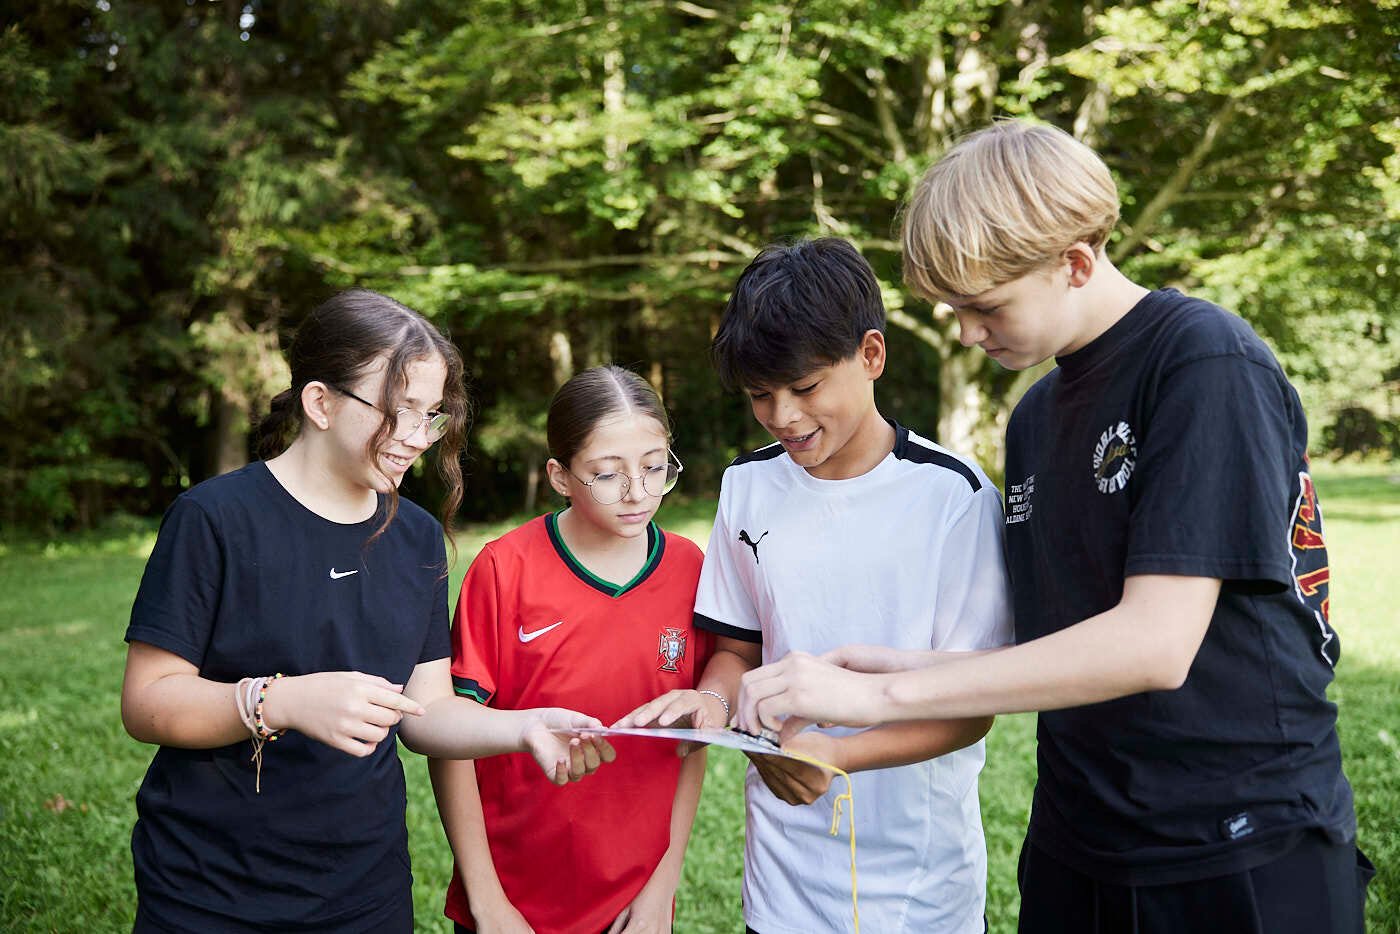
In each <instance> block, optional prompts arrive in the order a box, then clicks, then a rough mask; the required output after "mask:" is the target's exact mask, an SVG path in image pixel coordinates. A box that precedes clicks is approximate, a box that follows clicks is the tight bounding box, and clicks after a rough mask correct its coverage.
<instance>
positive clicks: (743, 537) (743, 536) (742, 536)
mask: <svg viewBox="0 0 1400 934" xmlns="http://www.w3.org/2000/svg"><path fill="white" fill-rule="evenodd" d="M767 537H768V533H767V532H764V533H763V534H762V535H760V536H759V537H758V541H755V540H753V539H752V538H749V533H748V532H746V531H744V530H743V529H740V530H739V541H741V542H743V543H744V544H745V545H748V546H749V547H750V548H752V549H753V563H754V564H757V563H758V542H761V541H763V540H764V539H765V538H767Z"/></svg>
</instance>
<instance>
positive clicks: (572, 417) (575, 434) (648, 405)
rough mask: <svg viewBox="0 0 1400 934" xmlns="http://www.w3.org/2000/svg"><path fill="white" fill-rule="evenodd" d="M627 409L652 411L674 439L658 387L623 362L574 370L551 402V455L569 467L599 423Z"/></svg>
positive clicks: (547, 433)
mask: <svg viewBox="0 0 1400 934" xmlns="http://www.w3.org/2000/svg"><path fill="white" fill-rule="evenodd" d="M625 412H639V413H641V414H643V415H650V416H651V417H652V418H654V419H656V421H657V422H658V423H659V424H660V425H661V430H662V431H663V432H665V434H666V440H667V441H668V442H669V441H670V440H671V421H670V419H668V418H667V417H666V408H665V406H663V405H662V404H661V398H660V397H659V396H657V394H656V390H655V389H652V388H651V384H650V383H648V382H647V381H646V380H644V379H642V377H640V376H638V375H637V374H636V373H633V372H632V371H631V370H625V369H623V368H622V367H620V366H613V365H611V364H610V365H608V366H595V367H589V368H588V369H586V370H583V371H581V372H578V373H575V374H574V375H573V376H572V377H571V378H570V379H569V380H568V381H567V382H566V383H564V385H562V386H560V387H559V390H558V391H557V392H556V393H555V394H554V398H553V399H552V400H551V401H550V403H549V415H548V417H547V419H546V421H545V436H546V438H547V440H548V443H549V456H550V457H552V458H554V459H555V460H557V461H558V462H559V463H561V464H563V465H564V466H565V467H569V466H571V465H572V463H573V459H574V455H575V454H577V453H578V452H579V450H580V449H581V448H582V447H583V446H584V445H585V444H587V443H588V436H589V435H591V434H592V433H593V429H594V428H597V427H598V423H599V422H601V421H603V420H604V419H606V418H609V417H610V416H613V415H616V414H618V413H625Z"/></svg>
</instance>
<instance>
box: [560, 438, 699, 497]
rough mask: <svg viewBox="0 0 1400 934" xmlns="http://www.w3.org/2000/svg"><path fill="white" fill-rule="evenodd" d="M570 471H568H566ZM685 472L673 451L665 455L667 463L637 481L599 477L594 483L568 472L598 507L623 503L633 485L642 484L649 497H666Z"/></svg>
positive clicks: (622, 475) (646, 469)
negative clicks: (582, 486) (636, 482)
mask: <svg viewBox="0 0 1400 934" xmlns="http://www.w3.org/2000/svg"><path fill="white" fill-rule="evenodd" d="M565 469H566V470H568V468H565ZM682 470H685V465H684V464H682V463H681V459H680V458H679V457H677V456H676V454H675V452H674V451H667V452H666V463H664V464H657V465H656V466H654V467H643V468H642V473H641V476H638V477H634V476H632V475H630V474H625V473H620V472H617V473H600V474H598V475H597V476H595V477H594V478H593V479H592V480H585V479H583V478H582V477H580V476H579V475H578V474H576V473H574V472H573V471H569V473H570V475H571V476H573V478H574V479H575V480H577V481H578V482H579V483H582V484H583V485H584V486H586V487H588V492H589V494H591V495H592V497H593V502H595V503H597V504H598V505H599V506H611V505H612V504H613V503H620V502H622V500H623V499H625V498H626V497H627V494H628V493H630V492H631V491H632V481H633V480H640V481H642V489H643V490H645V491H646V493H647V495H648V496H665V495H666V494H667V493H669V492H671V491H672V490H674V489H675V488H676V481H677V480H678V479H680V475H681V471H682Z"/></svg>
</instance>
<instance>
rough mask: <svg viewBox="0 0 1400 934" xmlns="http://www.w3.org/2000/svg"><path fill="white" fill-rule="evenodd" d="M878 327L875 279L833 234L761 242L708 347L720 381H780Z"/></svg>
mask: <svg viewBox="0 0 1400 934" xmlns="http://www.w3.org/2000/svg"><path fill="white" fill-rule="evenodd" d="M884 330H885V304H884V300H883V299H882V298H881V296H880V282H879V280H878V279H876V278H875V273H874V271H873V270H872V269H871V268H870V264H869V263H867V262H866V261H865V257H863V256H861V255H860V252H859V251H858V250H857V249H856V248H855V247H854V246H852V245H851V244H850V243H849V242H847V241H845V240H842V239H840V238H839V237H822V238H821V239H818V240H794V241H791V242H788V243H774V244H771V245H769V246H766V247H764V248H763V249H762V250H761V251H760V252H759V254H758V255H757V256H755V257H754V259H753V262H751V263H749V265H748V268H746V269H745V270H744V271H743V273H742V274H741V275H740V276H739V281H737V282H736V283H734V292H733V294H731V295H730V297H729V303H728V305H726V306H725V309H724V317H723V318H721V319H720V323H719V330H718V331H716V332H715V339H714V342H713V344H712V345H711V347H710V355H711V358H712V359H713V361H714V364H715V369H716V370H718V371H719V378H720V382H721V383H723V384H724V386H725V388H726V389H731V390H732V389H745V388H758V387H772V386H783V385H786V384H788V383H792V382H796V381H797V380H800V379H802V378H803V377H805V376H806V375H807V374H808V373H811V372H812V371H813V370H815V369H817V368H818V367H823V366H828V365H830V364H833V363H837V362H838V361H841V360H845V359H846V358H847V357H850V356H851V355H852V354H854V353H855V352H856V351H857V350H859V349H860V344H861V341H863V340H864V339H865V335H866V333H867V332H868V331H879V332H881V333H884Z"/></svg>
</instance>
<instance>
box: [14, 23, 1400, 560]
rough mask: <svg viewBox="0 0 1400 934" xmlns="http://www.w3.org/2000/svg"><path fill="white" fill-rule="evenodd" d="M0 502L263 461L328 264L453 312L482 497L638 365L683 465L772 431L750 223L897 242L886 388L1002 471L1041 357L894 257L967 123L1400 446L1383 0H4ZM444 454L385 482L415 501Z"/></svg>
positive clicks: (522, 486) (1398, 156) (1306, 386)
mask: <svg viewBox="0 0 1400 934" xmlns="http://www.w3.org/2000/svg"><path fill="white" fill-rule="evenodd" d="M6 10H7V11H6V12H5V13H3V14H0V22H3V27H0V220H3V225H2V226H0V248H2V249H3V255H4V256H5V257H6V259H5V262H4V264H3V268H0V359H2V360H3V361H4V365H3V367H0V428H3V430H0V489H4V490H5V491H6V492H7V495H6V496H4V497H0V529H5V530H20V531H30V532H37V533H38V534H40V535H49V534H53V533H57V532H67V531H72V530H76V529H81V528H87V527H92V526H96V525H99V524H101V523H102V522H103V521H106V520H107V519H108V518H109V517H111V516H114V515H119V514H123V513H125V514H135V515H142V516H152V515H159V513H160V511H161V510H162V509H163V508H164V507H165V506H166V505H167V504H168V503H169V502H170V500H171V499H172V498H173V497H174V495H176V494H177V493H178V492H179V491H180V490H181V489H184V488H186V487H188V486H189V485H191V484H193V483H196V482H198V481H200V480H202V479H204V478H206V477H209V476H213V475H215V474H218V473H220V472H223V471H225V470H228V469H231V468H233V467H236V466H238V465H240V464H242V463H243V462H245V460H246V459H247V458H248V456H249V452H248V432H249V426H250V424H251V423H252V422H253V421H254V420H255V419H256V417H257V416H258V414H259V413H261V412H262V411H263V410H264V408H265V405H266V402H267V400H268V398H269V397H270V395H271V394H273V393H274V392H276V391H277V390H278V389H280V388H282V387H283V386H285V385H286V382H287V373H286V370H285V364H284V363H283V362H282V358H281V355H280V353H279V348H281V347H282V346H284V345H285V342H286V341H287V339H288V336H289V334H290V333H292V332H293V330H294V329H295V326H296V324H297V322H298V320H299V319H300V317H301V316H302V315H304V314H305V313H306V312H307V311H308V310H309V309H310V308H312V307H314V305H315V304H317V303H318V302H319V301H320V300H322V299H324V298H325V297H327V296H328V295H330V294H332V293H333V292H334V291H336V290H338V289H341V288H345V287H347V286H351V285H363V286H368V287H371V288H376V289H380V290H383V291H385V292H388V293H389V294H391V295H393V296H395V297H396V298H398V299H400V300H401V301H403V302H405V303H407V304H409V305H410V306H412V307H414V308H417V309H419V310H421V311H422V312H423V313H425V314H426V315H428V316H430V317H431V318H432V319H433V320H434V321H436V322H437V323H438V324H439V325H440V326H441V327H443V328H444V329H445V330H447V331H448V332H449V333H450V334H451V335H452V337H453V339H454V340H455V341H456V342H457V344H458V345H459V346H460V347H461V349H462V352H463V354H464V356H465V358H466V360H467V362H468V366H469V370H470V376H471V380H472V384H473V393H474V398H475V400H476V404H477V409H478V411H477V417H476V423H475V426H474V429H473V432H472V435H471V442H470V451H469V454H468V463H467V472H468V497H467V501H466V504H465V506H464V508H463V514H462V518H463V519H465V520H482V519H491V518H498V517H501V516H504V515H508V514H512V513H518V512H520V511H522V510H525V511H531V510H534V509H536V508H539V507H540V504H541V503H542V502H543V497H542V495H541V491H540V484H539V478H540V466H541V464H542V462H543V460H544V458H545V450H544V441H543V412H544V407H545V404H546V402H547V400H548V398H549V396H550V394H551V392H552V391H553V389H554V387H555V386H556V385H557V384H558V383H559V382H560V381H562V380H563V379H564V378H566V377H567V376H568V375H569V374H570V373H571V372H573V371H574V370H576V369H578V368H581V367H583V366H586V365H590V364H594V363H599V362H603V361H615V362H619V363H622V364H624V365H629V366H632V367H635V368H637V369H638V370H640V371H641V372H642V373H643V374H645V375H646V376H647V377H648V378H650V379H651V380H652V381H653V382H654V383H655V384H656V385H657V387H658V388H659V389H660V390H661V391H662V393H663V395H664V397H665V399H666V402H667V405H668V407H669V408H670V409H671V411H672V414H673V415H674V417H675V422H676V426H677V427H676V435H677V439H676V446H677V450H678V451H679V452H680V453H681V455H682V458H683V459H684V461H685V463H686V468H687V474H686V487H687V488H688V489H689V490H691V491H693V492H696V493H701V494H703V493H707V492H712V491H713V490H714V489H715V488H716V486H717V481H718V475H719V472H720V471H721V470H722V469H723V467H724V465H725V464H727V463H728V461H729V460H730V459H731V458H732V457H733V456H734V455H735V454H736V453H738V452H739V451H741V450H743V449H745V448H746V447H748V446H750V445H752V444H756V443H758V442H760V441H761V440H762V438H761V436H760V435H759V433H758V430H757V429H756V427H755V426H754V425H753V424H752V422H751V419H750V418H749V416H748V415H747V412H746V408H745V406H744V404H743V401H742V399H741V398H739V397H737V396H731V395H725V394H724V393H722V392H721V390H720V389H719V387H718V386H717V384H716V380H715V379H714V377H713V375H712V373H711V370H710V367H709V362H708V359H707V354H706V348H707V345H708V342H709V338H710V335H711V333H712V332H713V329H714V327H715V324H716V321H717V319H718V317H719V314H720V312H721V310H722V308H723V304H724V300H725V296H726V294H727V291H728V289H729V287H730V285H731V283H732V282H733V281H734V279H735V277H736V276H737V274H738V273H739V271H740V270H741V269H742V268H743V267H744V265H745V264H746V263H747V262H748V261H749V259H750V258H751V257H752V255H753V254H754V252H755V251H756V250H757V249H759V248H760V247H761V246H762V245H763V244H765V243H767V242H769V241H772V240H775V239H779V238H783V237H792V236H802V235H809V236H815V235H827V234H834V235H839V236H844V237H848V238H850V239H851V240H853V241H854V242H856V243H857V244H858V245H859V247H860V248H861V249H862V251H864V253H865V254H866V256H867V257H868V258H869V259H870V261H871V262H872V264H873V265H874V266H875V268H876V270H877V271H878V272H879V274H880V275H881V276H882V278H883V281H884V284H885V298H886V301H887V304H888V308H889V315H890V345H891V353H892V363H891V367H890V371H889V373H888V374H887V375H886V377H885V378H884V379H883V380H882V381H881V386H880V401H881V406H882V409H883V410H884V411H885V412H886V413H887V414H889V415H892V416H894V417H896V418H898V419H899V420H900V421H902V422H904V423H906V424H908V425H910V426H912V427H915V428H916V429H918V430H920V431H922V432H923V433H925V434H928V435H931V436H934V437H936V438H937V439H938V440H940V441H941V442H942V443H944V444H946V445H947V446H949V447H951V448H954V449H957V450H962V451H965V452H968V453H971V454H974V455H975V456H977V457H978V458H979V459H980V460H981V461H982V462H983V463H984V464H986V465H987V466H988V468H989V469H991V470H993V471H994V472H995V471H996V470H998V469H999V466H1000V460H1001V458H1000V450H999V445H1000V439H1001V435H1002V428H1003V426H1004V423H1005V420H1006V417H1007V414H1008V413H1009V411H1010V408H1011V406H1012V405H1014V403H1015V401H1016V399H1017V398H1018V397H1019V395H1020V393H1021V392H1022V391H1023V390H1024V388H1025V387H1026V386H1027V385H1028V383H1029V381H1030V380H1031V379H1033V378H1034V376H1035V375H1038V372H1039V371H1036V372H1032V373H1029V374H1021V375H1018V374H1014V373H1009V372H1006V371H1002V370H1001V369H1000V368H998V367H997V366H996V365H995V364H992V363H990V362H989V361H986V360H985V359H983V357H982V355H981V354H977V353H970V352H966V351H964V350H963V349H962V348H960V347H959V345H958V343H957V340H956V328H955V324H954V322H953V321H952V320H951V316H950V315H948V314H947V313H946V309H937V308H930V307H928V306H927V305H925V304H922V303H918V302H916V301H914V300H912V299H911V298H910V297H909V296H908V294H907V293H906V292H905V290H904V289H903V288H902V286H901V283H900V280H899V257H898V248H897V242H896V241H897V230H896V224H897V212H898V209H899V206H900V204H901V201H902V200H903V198H904V197H905V196H906V195H907V193H908V191H909V189H910V187H911V184H912V182H913V180H914V179H915V178H917V176H918V174H919V173H920V171H921V170H922V169H923V168H924V167H925V166H927V165H928V164H929V163H930V162H931V161H932V160H933V159H935V158H937V156H938V155H939V154H940V153H941V152H943V151H944V150H945V149H946V148H947V146H948V145H949V144H950V142H951V141H952V140H954V139H955V138H956V137H957V136H958V135H959V134H961V133H963V132H966V131H968V130H970V129H974V128H976V127H978V126H981V125H984V124H985V123H986V122H987V121H988V120H990V119H992V118H994V117H997V116H1005V115H1014V116H1025V117H1032V118H1035V119H1039V120H1044V121H1049V122H1052V123H1055V124H1056V125H1059V126H1061V127H1064V128H1065V129H1067V130H1070V131H1071V132H1073V133H1074V134H1075V135H1077V136H1078V137H1080V138H1081V139H1083V140H1084V141H1086V142H1087V143H1089V144H1090V145H1092V146H1094V147H1096V148H1097V149H1098V150H1099V151H1101V152H1102V153H1103V154H1104V156H1105V158H1106V159H1107V161H1108V162H1109V164H1110V166H1111V167H1112V169H1113V171H1114V172H1115V174H1116V176H1117V177H1118V179H1119V182H1120V185H1121V188H1122V193H1123V203H1124V210H1123V223H1122V225H1121V227H1120V228H1119V230H1118V232H1117V233H1116V234H1115V236H1114V238H1113V240H1112V241H1111V243H1110V244H1109V252H1110V253H1111V255H1112V256H1113V258H1114V259H1115V260H1117V261H1118V262H1119V263H1120V264H1122V265H1123V267H1124V268H1125V269H1126V270H1127V272H1128V273H1129V275H1131V276H1132V277H1134V278H1136V279H1138V280H1139V281H1142V282H1144V283H1147V284H1150V285H1175V286H1177V287H1180V288H1182V289H1183V290H1187V291H1189V292H1191V293H1194V294H1197V295H1201V296H1204V297H1207V298H1210V299H1213V300H1216V301H1218V302H1220V303H1221V304H1223V305H1225V306H1226V307H1228V308H1230V309H1232V310H1235V311H1238V312H1239V313H1240V314H1242V315H1243V316H1244V317H1245V318H1246V319H1248V320H1249V321H1250V322H1251V323H1252V324H1253V325H1254V326H1255V328H1256V329H1257V330H1258V331H1259V332H1260V333H1261V334H1263V335H1264V336H1265V338H1266V339H1267V340H1268V341H1269V342H1270V343H1271V344H1272V346H1273V347H1274V348H1275V350H1276V351H1277V352H1278V354H1279V357H1280V359H1281V360H1282V361H1283V363H1284V366H1285V368H1286V369H1287V370H1288V372H1289V374H1290V377H1291V378H1292V379H1293V380H1294V382H1295V383H1296V385H1297V386H1298V387H1299V390H1300V392H1301V393H1302V395H1303V397H1304V402H1305V404H1306V406H1307V409H1308V412H1309V416H1310V420H1311V425H1312V438H1313V441H1312V445H1313V448H1314V450H1315V451H1316V452H1323V453H1325V452H1334V453H1348V452H1367V451H1371V452H1380V453H1382V454H1383V455H1385V454H1388V455H1389V456H1392V457H1393V456H1395V455H1396V454H1397V453H1400V405H1398V404H1397V401H1396V399H1397V395H1398V394H1397V392H1396V389H1397V385H1400V383H1397V380H1400V342H1397V337H1396V335H1397V329H1396V326H1397V316H1400V303H1398V302H1397V300H1396V299H1397V289H1396V276H1395V268H1396V263H1397V257H1396V248H1397V243H1400V93H1397V87H1396V83H1397V82H1396V75H1397V74H1400V14H1397V3H1396V0H1379V2H1367V0H1356V2H1340V0H1338V2H1331V0H1324V2H1291V3H1290V2H1283V0H1199V2H1189V3H1188V2H1176V0H1157V2H1134V3H1123V4H1104V3H1101V2H1099V0H1076V2H1063V0H930V2H922V3H913V2H911V3H868V2H859V3H857V2H845V0H813V2H803V3H786V4H784V3H777V2H734V3H706V2H699V0H697V2H690V0H638V2H622V0H598V2H581V0H574V2H556V0H542V2H514V3H503V2H494V0H485V2H476V3H471V4H459V3H449V2H434V0H400V2H389V3H385V2H354V0H352V2H301V3H295V4H288V3H282V4H274V3H264V2H250V3H246V4H240V3H237V2H208V0H183V2H172V3H134V2H126V0H96V2H82V3H78V2H62V0H59V2H45V3H25V2H15V3H9V4H6ZM433 483H434V481H433V479H432V474H431V472H420V473H419V474H418V475H417V476H414V477H411V478H409V481H408V482H407V484H406V487H405V490H406V492H407V493H408V494H409V495H410V496H412V497H414V498H416V499H419V500H420V501H427V503H428V504H429V505H431V504H432V501H433V500H434V499H435V498H436V497H437V496H438V491H437V490H436V489H435V487H434V486H433Z"/></svg>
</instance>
